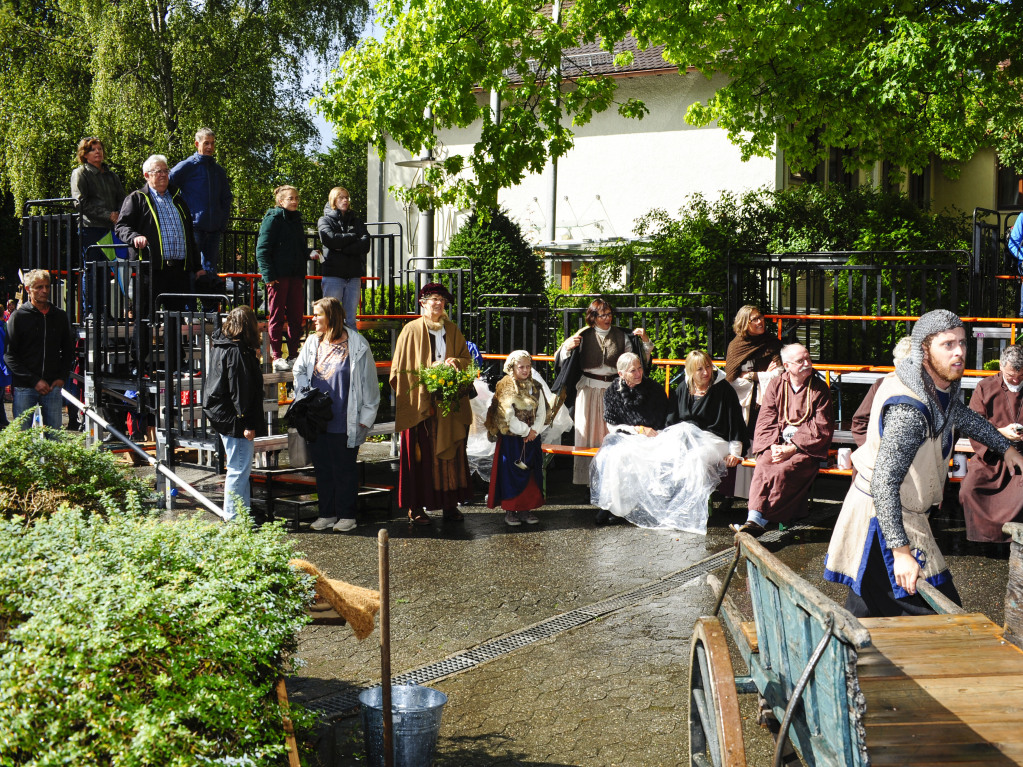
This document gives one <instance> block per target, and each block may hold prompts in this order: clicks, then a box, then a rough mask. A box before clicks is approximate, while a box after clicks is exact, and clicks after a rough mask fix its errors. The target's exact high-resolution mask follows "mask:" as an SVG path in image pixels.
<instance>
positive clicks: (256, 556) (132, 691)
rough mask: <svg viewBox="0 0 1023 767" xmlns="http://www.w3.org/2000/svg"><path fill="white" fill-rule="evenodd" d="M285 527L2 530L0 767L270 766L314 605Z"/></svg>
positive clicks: (60, 517) (81, 525) (115, 522)
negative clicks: (288, 679)
mask: <svg viewBox="0 0 1023 767" xmlns="http://www.w3.org/2000/svg"><path fill="white" fill-rule="evenodd" d="M283 539H284V533H283V531H282V530H280V529H279V528H277V527H269V526H268V527H264V528H262V529H261V530H259V531H258V532H256V531H253V530H252V529H251V528H250V527H249V526H247V525H241V524H236V525H223V524H218V525H211V524H209V523H207V522H203V521H201V520H200V519H199V518H198V517H195V518H193V519H185V520H180V521H177V522H175V523H172V524H165V523H162V522H160V521H158V520H156V519H152V518H147V517H145V516H143V515H122V516H117V515H112V516H110V518H109V519H107V520H104V519H102V518H101V517H100V516H97V515H92V516H83V515H82V514H81V513H80V512H79V511H77V510H75V509H71V508H68V507H65V508H63V509H61V510H60V511H58V512H56V513H54V514H52V515H51V516H49V517H48V518H45V519H39V520H37V521H36V523H35V524H34V525H26V524H24V520H23V519H20V518H15V519H11V520H6V521H4V522H3V523H2V528H0V563H2V564H0V732H3V736H2V737H0V763H3V764H13V765H51V764H54V765H55V764H106V765H154V766H155V765H161V767H163V766H165V765H193V764H209V763H221V764H228V763H234V764H271V763H276V762H277V760H278V759H279V758H280V754H281V753H282V752H283V751H284V730H283V727H282V724H281V715H280V712H279V710H278V708H277V703H276V697H275V696H274V694H273V690H274V683H275V680H276V679H278V677H280V676H281V675H282V674H283V673H285V672H286V671H287V670H288V665H289V658H290V657H291V656H290V654H291V652H292V651H293V650H294V643H295V633H296V632H297V630H298V629H299V628H300V627H301V626H302V625H303V623H304V622H305V620H306V618H305V617H304V616H305V613H304V609H303V606H304V604H305V602H306V600H307V599H308V598H309V597H310V595H311V590H310V588H309V585H308V582H307V579H306V576H304V575H301V574H299V573H298V572H297V571H295V570H293V569H292V568H291V567H289V566H288V557H289V553H290V552H289V547H288V545H287V544H286V543H285V542H284V540H283Z"/></svg>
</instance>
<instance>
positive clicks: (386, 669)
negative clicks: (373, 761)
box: [377, 529, 394, 767]
mask: <svg viewBox="0 0 1023 767" xmlns="http://www.w3.org/2000/svg"><path fill="white" fill-rule="evenodd" d="M377 548H378V553H379V560H380V564H379V567H380V687H381V693H382V695H381V701H380V702H381V705H382V706H383V709H384V710H383V714H384V765H385V767H394V722H393V720H392V718H391V576H390V572H389V567H388V560H387V555H388V537H387V530H386V529H382V530H381V531H380V533H379V534H378V535H377Z"/></svg>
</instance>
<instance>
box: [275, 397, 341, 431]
mask: <svg viewBox="0 0 1023 767" xmlns="http://www.w3.org/2000/svg"><path fill="white" fill-rule="evenodd" d="M333 409H334V405H333V402H332V400H331V399H330V395H329V394H327V393H326V392H322V391H320V390H319V389H314V388H306V389H303V390H302V391H300V392H296V393H295V399H294V400H293V401H292V403H291V405H290V406H289V407H288V410H287V412H286V413H285V414H284V421H285V423H287V424H288V426H289V427H290V428H293V429H296V430H297V431H298V433H299V434H301V435H302V436H303V437H305V438H306V439H307V440H309V441H310V442H315V441H316V438H317V437H318V436H319V435H320V434H322V433H323V432H325V431H326V430H327V424H328V423H330V420H331V418H332V417H333Z"/></svg>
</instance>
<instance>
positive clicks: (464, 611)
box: [181, 445, 1007, 767]
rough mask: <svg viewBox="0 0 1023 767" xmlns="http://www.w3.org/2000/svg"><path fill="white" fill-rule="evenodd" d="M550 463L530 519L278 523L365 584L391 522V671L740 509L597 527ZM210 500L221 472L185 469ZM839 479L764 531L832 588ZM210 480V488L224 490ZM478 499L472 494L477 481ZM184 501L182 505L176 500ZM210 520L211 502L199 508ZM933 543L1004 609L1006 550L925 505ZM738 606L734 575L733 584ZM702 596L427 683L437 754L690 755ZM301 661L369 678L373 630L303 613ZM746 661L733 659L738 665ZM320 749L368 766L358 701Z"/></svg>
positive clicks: (717, 527) (661, 600) (966, 589)
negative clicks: (654, 527) (348, 529)
mask: <svg viewBox="0 0 1023 767" xmlns="http://www.w3.org/2000/svg"><path fill="white" fill-rule="evenodd" d="M363 457H364V458H366V459H370V460H373V459H376V460H380V461H381V462H380V463H377V464H375V465H374V466H373V467H372V468H371V470H370V471H371V476H372V477H373V479H376V480H380V481H385V480H387V479H390V482H389V484H395V483H396V480H395V478H394V477H393V476H392V475H391V473H390V472H391V464H390V463H389V462H387V461H386V460H382V459H384V458H385V457H386V448H385V446H379V445H371V446H367V447H366V448H364V450H363ZM559 461H560V462H556V463H555V464H554V465H553V466H552V469H551V471H550V473H549V475H548V477H549V479H548V482H549V487H548V499H549V501H550V503H549V505H548V506H547V507H545V509H544V510H542V511H541V512H540V517H541V523H540V524H539V525H537V526H535V527H529V526H525V525H524V526H522V527H519V528H508V527H506V526H505V525H504V523H503V519H502V516H501V515H500V514H498V513H497V512H494V511H490V510H488V509H485V507H483V506H482V505H480V504H477V505H472V506H468V507H467V508H465V509H464V511H465V512H466V520H465V522H463V523H456V524H442V523H441V522H440V521H439V520H438V521H435V522H434V525H433V526H432V527H431V528H427V529H425V530H421V529H415V528H411V527H410V526H409V525H408V523H407V521H406V520H404V519H403V518H401V517H396V516H394V514H393V513H388V512H380V511H377V512H370V513H368V514H367V515H365V517H364V518H362V519H360V525H359V527H358V528H357V529H356V531H354V532H353V533H350V534H333V533H326V534H323V533H320V534H318V533H312V532H308V531H307V528H304V529H303V531H301V532H299V533H296V534H294V535H293V536H292V538H293V540H294V542H295V546H296V550H297V551H298V552H301V553H302V554H303V555H304V556H305V557H306V558H308V559H310V560H311V561H313V562H314V563H315V564H316V565H317V566H318V567H320V569H321V570H323V571H325V572H326V573H328V574H329V575H331V576H332V577H337V578H341V579H343V580H347V581H350V582H352V583H356V584H358V585H363V586H369V587H375V586H376V584H377V556H378V546H377V532H378V530H379V529H380V528H381V527H386V528H387V530H388V534H389V536H390V541H391V542H390V564H391V567H390V573H391V595H390V596H391V621H392V623H391V642H392V653H391V655H392V670H393V673H395V674H398V673H402V672H406V671H409V670H412V669H416V668H419V667H422V666H424V665H427V664H430V663H434V662H436V661H439V660H442V659H444V658H446V657H448V656H450V655H452V654H454V653H458V652H460V651H463V650H466V649H469V648H472V647H474V646H476V645H478V644H480V643H482V642H485V641H487V640H490V639H493V638H496V637H500V636H503V635H505V634H508V633H510V632H515V631H519V630H521V629H523V628H525V627H527V626H530V625H532V624H534V623H536V622H538V621H541V620H543V619H545V618H549V617H551V616H556V615H560V614H562V613H565V612H567V611H569V610H573V609H575V608H579V607H584V606H586V605H589V604H592V603H594V602H597V601H599V600H602V599H605V598H608V597H611V596H614V595H617V594H621V593H623V592H626V591H629V590H631V589H634V588H636V587H639V586H642V585H645V584H647V583H650V582H652V581H656V580H657V579H659V578H662V577H664V576H666V575H668V574H671V573H676V572H678V571H681V570H684V569H685V568H687V567H689V566H691V565H693V564H694V563H697V562H699V561H700V560H703V559H705V558H706V557H708V556H710V555H712V554H714V553H716V552H720V551H722V550H724V549H727V548H728V547H729V546H730V544H731V533H730V531H728V529H727V524H728V523H729V522H732V521H736V520H739V519H741V518H744V517H745V513H744V508H737V509H735V510H733V511H731V512H727V513H715V514H714V516H713V517H712V519H711V528H710V530H709V532H708V535H707V536H706V537H703V536H695V535H689V534H685V533H674V534H668V533H661V532H652V531H647V530H640V529H637V528H634V527H631V526H628V525H615V526H612V527H602V528H597V527H595V526H594V525H593V521H592V520H593V513H594V510H593V508H592V507H590V506H589V505H588V504H587V503H586V500H587V494H586V492H585V491H584V490H582V489H580V488H577V487H574V486H572V485H571V484H569V483H570V477H571V474H570V465H569V464H568V462H567V461H566V460H564V459H559ZM190 477H191V479H192V480H193V481H194V482H195V483H196V484H197V485H198V486H200V487H202V488H204V489H206V490H207V491H210V493H211V494H212V495H213V496H214V497H216V496H217V492H218V487H220V488H222V479H218V478H216V477H211V476H209V475H208V474H205V475H204V474H203V473H202V472H191V473H190ZM844 491H845V484H844V483H842V482H837V481H835V480H828V479H822V480H821V481H819V482H818V484H817V487H816V489H815V496H816V497H818V498H820V499H821V500H820V502H818V503H816V504H815V507H814V513H815V517H814V518H815V519H817V520H819V524H818V526H811V527H810V528H808V529H803V530H800V531H799V532H798V533H796V532H790V533H786V535H785V536H784V537H783V539H782V540H781V541H779V542H777V543H774V544H771V545H770V548H772V549H773V550H775V551H776V553H778V555H779V556H780V557H782V559H783V560H785V561H786V562H787V563H788V564H790V566H792V567H793V568H795V569H796V570H797V571H798V572H800V573H801V574H803V576H804V577H806V578H807V579H808V580H810V581H811V582H813V583H814V584H815V585H817V586H818V587H820V588H822V589H823V590H824V591H825V592H826V593H828V594H829V595H831V596H832V597H833V598H835V599H837V600H839V601H841V600H842V599H844V593H843V590H842V589H841V588H839V587H836V586H834V585H833V584H826V583H824V582H823V581H822V579H821V578H820V573H821V571H822V566H823V558H824V551H825V549H826V546H827V541H828V537H829V535H830V526H831V521H830V517H831V516H832V515H834V514H836V513H837V511H838V506H837V503H836V501H837V500H838V499H840V498H841V497H842V495H843V494H844ZM221 492H222V490H221ZM478 498H482V495H481V494H480V495H478ZM181 505H182V507H184V508H187V507H188V506H189V504H188V503H183V504H181ZM211 517H212V515H211ZM936 527H937V528H940V529H941V531H942V532H941V533H940V537H941V541H940V543H941V545H942V547H943V549H944V550H945V551H950V552H953V556H951V557H950V565H951V567H952V570H953V573H954V575H955V577H956V581H957V583H958V585H959V588H960V590H961V592H962V594H963V597H964V600H965V603H966V605H967V606H968V607H969V608H970V609H978V610H980V611H983V612H986V613H987V614H988V615H989V616H990V617H991V618H992V619H993V620H995V621H996V622H1001V620H1002V614H1003V613H1002V604H1001V602H1002V599H1003V598H1004V593H1005V592H1004V588H1005V578H1006V570H1007V568H1006V564H1005V561H1004V558H1000V557H999V556H996V557H994V558H988V557H985V556H980V555H978V553H977V552H976V551H974V550H973V549H971V548H970V547H968V546H966V545H965V544H964V542H963V533H962V522H961V518H960V517H958V516H957V515H956V513H954V512H952V513H950V514H948V515H946V516H942V515H939V518H938V519H937V520H936ZM731 593H732V594H733V596H735V597H737V601H738V602H739V603H740V606H741V604H742V590H741V587H735V586H733V589H732V591H731ZM712 605H713V595H712V594H711V592H710V589H709V588H708V587H707V586H706V585H705V583H704V579H703V578H702V577H700V578H697V579H694V580H692V581H689V582H686V583H683V584H681V585H679V586H677V587H674V588H671V589H669V590H667V591H665V592H664V593H662V594H659V595H657V596H654V597H651V598H648V599H646V600H644V601H641V602H639V603H636V604H633V605H630V606H627V607H624V608H622V609H620V610H618V611H616V612H614V613H611V614H609V615H607V616H605V617H603V618H601V619H598V620H595V621H593V622H590V623H588V624H586V625H583V626H580V627H577V628H574V629H570V630H567V631H565V632H563V633H560V634H557V635H555V636H553V637H550V638H548V639H545V640H541V641H539V642H536V643H534V644H531V645H529V646H527V647H523V648H521V649H518V650H515V651H513V652H511V653H508V654H506V655H502V656H500V657H498V658H496V659H494V660H491V661H489V662H486V663H483V664H481V665H479V666H476V667H474V668H472V669H469V670H467V671H464V672H461V673H457V674H454V675H452V676H449V677H446V678H443V679H440V680H439V681H436V682H433V683H431V685H430V686H432V687H435V688H437V689H439V690H442V691H443V692H445V693H447V694H448V696H449V703H448V705H447V706H446V707H445V710H444V715H443V722H442V727H441V736H440V741H439V744H438V754H437V759H436V761H435V764H437V765H552V766H567V765H578V766H580V767H581V766H583V765H594V766H600V767H610V766H612V765H621V766H622V767H647V765H650V766H653V765H678V764H684V763H687V761H688V756H687V755H688V719H687V717H688V711H687V700H686V698H687V684H688V673H689V668H688V659H689V640H690V636H691V632H692V626H693V623H694V621H695V619H696V618H697V617H698V616H699V615H701V614H705V613H707V612H709V611H710V609H711V608H712ZM299 656H300V658H301V660H302V662H303V664H304V665H303V666H302V667H301V668H300V669H299V670H298V672H297V673H296V674H295V676H293V677H292V678H290V679H289V680H288V689H289V694H290V695H291V697H292V700H294V701H296V702H300V703H302V702H304V703H309V702H313V701H316V700H317V699H320V698H323V697H324V696H333V695H337V694H338V693H342V692H345V691H351V690H352V689H353V688H357V687H362V686H365V685H372V684H376V683H378V682H379V674H380V672H379V668H380V647H379V635H378V632H374V634H373V635H371V637H370V638H369V639H367V640H365V641H364V642H361V643H360V642H358V641H356V639H355V638H354V636H353V635H352V634H351V631H350V630H349V629H348V628H347V627H330V626H315V627H308V628H306V629H304V630H303V631H302V633H301V636H300V642H299ZM741 670H742V669H741V668H739V667H737V673H738V672H740V671H741ZM743 713H744V716H745V721H744V722H743V727H744V733H745V737H746V743H747V756H748V762H749V764H751V765H752V764H769V763H770V759H771V753H772V749H773V744H772V743H771V742H770V741H769V739H768V737H767V736H766V734H765V733H764V732H763V731H761V730H760V729H759V728H758V727H756V726H755V724H753V720H754V718H755V699H754V697H753V696H745V698H744V699H743ZM318 753H319V757H320V760H321V763H322V764H324V765H330V767H336V766H339V765H359V764H366V763H367V760H366V757H365V748H364V746H363V742H362V727H361V721H360V718H359V717H358V716H352V717H347V718H342V719H340V720H337V721H336V722H334V723H333V724H332V725H331V726H330V727H329V728H328V729H325V731H324V732H323V733H322V734H321V739H320V742H319V743H318Z"/></svg>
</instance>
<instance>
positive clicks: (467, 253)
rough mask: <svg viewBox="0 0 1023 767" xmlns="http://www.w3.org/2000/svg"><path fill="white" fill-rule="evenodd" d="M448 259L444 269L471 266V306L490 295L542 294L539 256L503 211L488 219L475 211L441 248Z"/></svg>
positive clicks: (492, 212)
mask: <svg viewBox="0 0 1023 767" xmlns="http://www.w3.org/2000/svg"><path fill="white" fill-rule="evenodd" d="M444 255H445V256H446V257H449V258H450V260H445V261H442V262H441V266H442V267H443V268H457V267H459V266H462V265H464V263H465V262H464V261H460V257H464V258H467V259H468V260H469V262H470V263H471V264H472V279H473V286H472V291H471V304H470V305H471V306H476V305H477V304H478V299H479V297H480V296H482V295H486V294H489V293H543V292H544V289H545V287H546V282H545V279H544V273H543V264H542V263H541V262H540V258H539V256H537V254H536V253H534V252H533V249H532V248H531V247H530V246H529V243H527V242H526V240H525V238H524V237H523V236H522V229H521V228H520V227H519V225H518V224H517V223H515V222H514V221H512V220H511V219H510V218H508V215H507V214H506V213H505V212H504V211H500V210H496V211H491V212H490V213H489V215H488V216H483V215H480V214H479V213H478V212H474V213H473V214H472V215H471V216H470V217H469V220H468V221H466V223H465V224H464V225H463V226H462V228H461V229H459V230H458V231H457V232H456V233H455V235H454V236H453V237H452V238H451V242H449V243H448V245H447V247H446V248H445V249H444Z"/></svg>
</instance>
